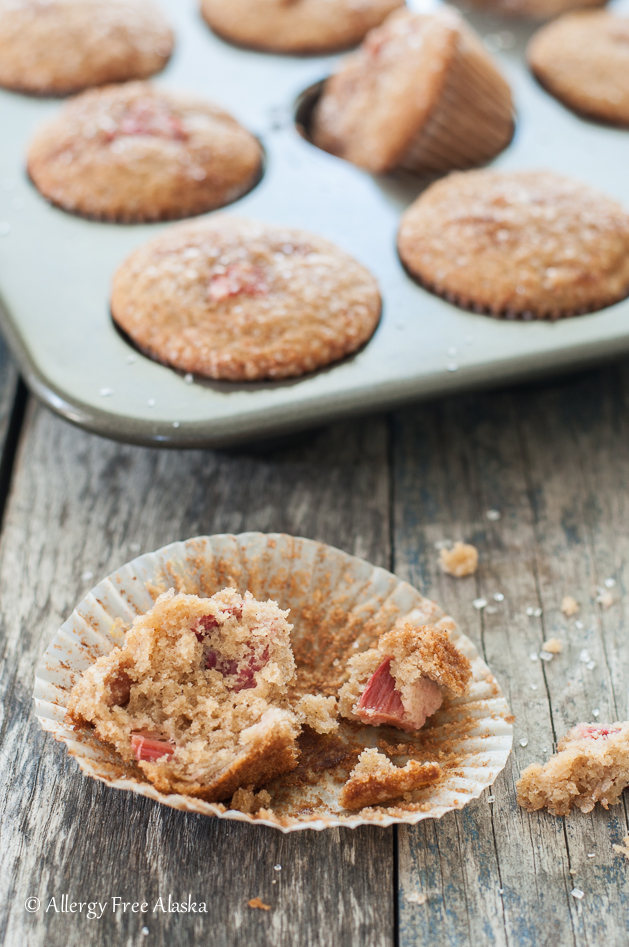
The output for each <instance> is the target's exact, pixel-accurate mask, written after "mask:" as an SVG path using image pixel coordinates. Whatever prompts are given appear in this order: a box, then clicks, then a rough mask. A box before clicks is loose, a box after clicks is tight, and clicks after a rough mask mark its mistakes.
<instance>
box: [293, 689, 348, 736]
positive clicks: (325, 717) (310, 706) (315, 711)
mask: <svg viewBox="0 0 629 947" xmlns="http://www.w3.org/2000/svg"><path fill="white" fill-rule="evenodd" d="M294 710H295V713H296V714H297V717H298V719H299V722H300V723H305V724H307V725H308V726H309V727H311V728H312V729H313V730H316V732H317V733H332V731H333V730H338V727H339V724H338V720H337V719H336V710H337V708H336V697H323V696H322V695H321V694H305V695H304V696H303V697H302V698H301V699H300V700H298V701H297V703H296V704H295V707H294Z"/></svg>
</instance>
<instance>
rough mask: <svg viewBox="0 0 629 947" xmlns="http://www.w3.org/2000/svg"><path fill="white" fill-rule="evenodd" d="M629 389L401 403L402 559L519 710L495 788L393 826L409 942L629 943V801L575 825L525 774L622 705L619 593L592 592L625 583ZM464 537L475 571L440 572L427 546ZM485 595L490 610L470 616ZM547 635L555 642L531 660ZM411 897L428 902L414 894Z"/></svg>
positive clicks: (620, 711) (625, 660)
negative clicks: (625, 840)
mask: <svg viewBox="0 0 629 947" xmlns="http://www.w3.org/2000/svg"><path fill="white" fill-rule="evenodd" d="M628 401H629V367H628V366H627V365H626V364H624V365H621V366H618V367H616V368H613V369H610V368H606V369H604V370H601V371H597V372H592V373H587V374H584V375H580V376H577V377H572V378H570V379H567V380H564V381H561V382H559V383H557V384H555V385H540V386H532V387H527V388H522V389H519V390H511V391H504V392H497V393H490V394H484V395H478V396H471V397H466V398H456V399H450V400H448V401H445V402H442V403H441V404H438V405H429V406H424V407H421V408H417V409H413V410H408V411H404V412H401V413H399V414H398V415H397V416H396V419H395V428H394V447H393V456H394V470H395V479H394V485H393V493H394V510H395V516H394V523H395V526H394V554H395V569H396V571H397V572H398V573H399V574H400V575H402V576H403V577H404V578H408V579H409V581H411V582H413V583H414V584H416V585H417V586H418V587H419V588H420V590H421V591H422V592H424V593H425V594H427V595H431V596H432V597H434V598H437V599H438V600H439V601H440V602H441V603H442V604H443V605H444V606H445V607H446V608H447V609H448V611H450V612H451V613H452V614H454V615H456V616H457V618H458V619H459V620H460V622H461V624H462V626H463V629H464V630H465V631H466V632H467V633H468V634H470V636H471V637H472V638H473V639H474V640H475V641H476V642H477V644H478V645H479V646H480V647H481V648H482V651H483V653H484V655H485V658H486V660H487V662H488V663H489V664H490V666H491V667H492V669H493V670H494V671H495V672H496V674H497V676H498V678H499V680H500V682H501V684H502V686H503V688H504V689H505V692H506V693H507V695H508V699H509V701H510V703H511V707H512V710H513V712H514V713H515V714H516V740H515V748H514V753H513V755H512V757H511V765H509V766H508V767H507V770H506V771H505V773H504V774H503V776H502V777H501V778H499V780H498V781H497V783H496V784H495V786H494V787H493V788H492V790H491V791H490V792H489V793H485V794H484V797H483V798H482V799H480V800H478V801H477V802H475V803H472V804H471V805H469V806H468V807H467V808H466V809H465V810H464V811H463V812H461V813H452V814H450V815H448V816H446V817H444V818H443V819H442V820H441V821H440V822H438V823H432V824H425V823H424V824H423V825H420V826H419V827H417V828H413V829H410V828H409V829H406V828H405V829H403V830H400V843H399V849H400V852H399V878H400V886H399V899H400V900H399V916H400V944H402V945H414V947H415V945H417V947H419V945H428V944H430V945H431V947H441V945H444V947H445V945H446V944H448V945H450V944H456V945H457V947H468V945H469V947H477V945H481V944H482V945H485V944H492V945H493V944H496V945H507V944H508V945H514V947H515V945H518V947H519V945H529V944H530V945H551V944H552V945H555V944H556V945H561V947H567V945H571V944H574V945H579V947H581V945H593V944H603V943H606V944H611V945H614V947H615V945H621V944H623V945H624V944H626V942H627V930H628V929H629V879H628V873H627V870H626V862H625V861H624V859H623V857H622V856H620V855H618V854H617V853H615V852H614V851H613V849H612V845H613V844H614V843H616V842H618V841H619V840H620V839H621V837H622V836H623V835H626V834H627V819H626V812H625V808H624V806H622V805H620V806H616V807H614V808H612V809H610V810H609V812H605V811H604V810H602V809H600V808H598V809H596V810H595V811H594V812H593V813H591V814H589V815H583V814H581V813H577V814H576V815H572V816H571V817H570V818H568V819H566V820H565V821H564V820H562V819H557V818H554V817H552V816H549V815H548V814H546V813H534V814H529V813H526V812H524V811H522V810H520V809H519V808H518V807H517V804H516V801H515V780H516V779H517V778H518V775H519V772H520V771H521V769H522V768H523V767H524V766H526V765H528V764H529V763H530V762H532V761H534V760H545V759H546V758H547V757H548V755H549V753H550V752H551V750H552V748H553V742H554V741H556V740H557V739H559V738H560V737H561V736H562V735H563V733H564V732H565V731H566V729H568V728H569V727H570V726H573V725H574V724H575V723H577V722H578V721H581V720H588V721H591V720H594V719H596V717H595V716H593V714H592V711H593V710H595V709H597V710H599V717H598V719H599V720H601V721H604V720H610V719H611V720H615V719H618V718H620V719H626V716H627V711H628V708H627V682H628V681H629V677H628V670H629V654H628V652H627V648H626V643H625V640H626V632H625V631H624V628H626V615H625V608H626V606H625V605H624V604H621V603H620V601H619V603H618V604H616V605H613V606H612V607H611V608H610V609H609V610H608V611H603V610H602V609H601V606H600V605H599V604H597V603H596V602H595V601H594V598H595V597H596V595H597V592H596V587H597V586H599V587H600V586H601V585H602V582H603V581H604V579H606V578H615V580H616V585H615V586H614V588H613V590H612V591H613V592H614V594H615V597H616V598H617V599H618V600H620V598H621V595H622V592H623V591H624V588H625V587H626V584H627V581H628V579H629V574H628V573H627V569H628V564H627V563H628V559H629V539H628V536H629V504H628V502H627V499H626V497H627V488H628V479H629V475H628V471H629V446H628V444H627V407H628ZM491 509H497V510H499V511H500V513H501V517H500V519H499V520H497V521H492V520H490V519H488V518H487V516H486V513H487V511H488V510H491ZM460 538H462V539H466V540H468V541H471V542H473V543H474V544H475V545H477V546H478V548H479V550H480V567H479V570H478V572H477V574H476V575H475V576H474V577H470V578H467V579H454V578H452V577H449V576H445V575H443V574H442V573H441V572H440V570H439V569H438V567H437V550H436V549H435V546H434V543H435V542H438V541H440V540H443V539H452V540H454V539H460ZM495 592H499V593H503V594H504V596H505V600H504V602H500V603H498V602H495V601H494V600H493V598H492V596H493V594H494V593H495ZM567 594H570V595H573V596H574V597H575V598H576V599H577V600H578V601H580V602H581V603H582V604H581V611H580V613H579V615H577V616H576V619H575V618H572V619H566V618H565V616H564V615H563V614H562V613H561V611H560V604H561V599H562V597H563V595H567ZM477 597H483V598H485V599H487V600H488V602H489V603H490V605H489V607H488V608H486V609H484V610H480V611H477V610H476V609H475V608H474V607H473V605H472V602H473V600H474V599H475V598H477ZM527 608H529V609H531V608H532V609H542V613H541V614H540V615H538V616H536V615H527V614H526V609H527ZM577 621H578V622H581V623H582V625H583V627H582V628H580V627H579V626H578V625H577ZM551 636H556V637H558V638H560V639H561V640H562V641H563V643H564V650H563V651H562V653H561V655H559V656H558V657H556V658H554V659H553V660H552V662H550V663H544V662H542V661H540V660H539V659H537V660H534V661H533V660H531V657H530V656H531V655H532V654H534V655H537V654H538V653H539V650H540V648H541V645H542V643H543V641H544V640H545V639H546V638H548V637H551ZM584 648H585V649H587V650H588V652H589V654H590V657H591V659H592V660H593V661H594V662H595V667H592V668H591V669H588V667H587V665H586V663H585V662H583V661H581V660H579V657H580V655H581V652H582V650H583V649H584ZM521 740H522V741H524V742H525V743H526V745H525V746H521V745H520V741H521ZM490 796H493V797H494V798H495V802H493V803H492V802H489V797H490ZM589 853H593V854H594V857H593V858H588V857H587V856H588V854H589ZM575 887H576V888H579V889H581V890H583V891H584V892H585V896H584V898H583V899H582V900H578V899H575V898H574V897H573V896H572V895H571V892H572V890H573V889H574V888H575ZM415 892H418V893H420V894H426V895H427V896H428V897H427V901H426V902H425V903H424V904H417V903H416V902H414V901H412V900H411V901H409V900H408V895H409V894H411V895H412V894H413V893H415Z"/></svg>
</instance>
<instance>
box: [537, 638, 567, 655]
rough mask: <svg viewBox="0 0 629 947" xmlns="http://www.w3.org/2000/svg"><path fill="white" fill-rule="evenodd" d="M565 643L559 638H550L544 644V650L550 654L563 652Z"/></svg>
mask: <svg viewBox="0 0 629 947" xmlns="http://www.w3.org/2000/svg"><path fill="white" fill-rule="evenodd" d="M562 648H563V644H562V643H561V641H560V640H559V638H549V639H548V641H545V642H544V644H543V645H542V651H546V652H548V654H561V650H562Z"/></svg>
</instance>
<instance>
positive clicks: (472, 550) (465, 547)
mask: <svg viewBox="0 0 629 947" xmlns="http://www.w3.org/2000/svg"><path fill="white" fill-rule="evenodd" d="M439 565H440V566H441V568H442V570H443V571H444V572H447V573H448V575H454V576H456V577H457V578H461V577H462V576H464V575H474V573H475V572H476V569H477V567H478V549H477V548H476V546H471V545H470V544H469V543H462V542H460V541H458V542H456V543H455V544H454V546H453V547H452V549H445V548H444V549H442V550H441V552H440V553H439Z"/></svg>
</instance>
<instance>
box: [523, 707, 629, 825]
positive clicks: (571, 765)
mask: <svg viewBox="0 0 629 947" xmlns="http://www.w3.org/2000/svg"><path fill="white" fill-rule="evenodd" d="M557 749H558V752H557V753H556V754H555V756H552V757H551V758H550V759H549V760H548V762H547V763H546V764H545V765H544V766H541V765H540V764H539V763H532V764H531V765H530V766H527V768H526V769H525V770H524V772H523V773H522V776H521V778H520V779H519V781H518V783H517V790H518V803H519V804H520V805H521V806H523V808H525V809H530V810H532V811H534V810H536V809H542V808H547V809H548V810H549V812H550V813H551V814H552V815H568V813H569V812H570V811H571V809H572V807H573V806H576V807H577V808H578V809H580V810H581V811H582V812H591V811H592V809H593V808H594V806H595V805H596V803H597V802H600V803H601V805H602V806H603V807H604V808H605V809H607V808H608V806H614V805H617V804H618V803H619V802H622V793H623V790H624V789H625V787H626V786H629V723H612V724H599V723H597V724H587V723H579V724H577V726H576V727H574V728H573V729H572V730H570V731H569V732H568V733H567V734H566V735H565V737H564V738H563V739H562V740H561V741H560V742H559V744H558V746H557Z"/></svg>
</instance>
